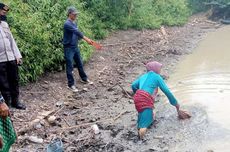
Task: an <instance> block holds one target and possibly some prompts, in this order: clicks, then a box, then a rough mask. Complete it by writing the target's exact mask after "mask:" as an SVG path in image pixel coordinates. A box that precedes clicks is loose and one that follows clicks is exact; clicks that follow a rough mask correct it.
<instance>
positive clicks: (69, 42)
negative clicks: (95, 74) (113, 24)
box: [63, 7, 93, 92]
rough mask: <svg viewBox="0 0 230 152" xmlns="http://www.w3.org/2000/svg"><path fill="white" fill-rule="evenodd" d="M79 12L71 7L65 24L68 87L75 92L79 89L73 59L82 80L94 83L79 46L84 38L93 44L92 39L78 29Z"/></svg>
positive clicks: (64, 39)
mask: <svg viewBox="0 0 230 152" xmlns="http://www.w3.org/2000/svg"><path fill="white" fill-rule="evenodd" d="M77 15H78V12H77V11H76V9H75V8H74V7H69V8H68V12H67V16H68V19H67V20H66V21H65V24H64V37H63V45H64V55H65V60H66V75H67V79H68V87H69V89H71V90H72V91H73V92H77V91H78V89H77V88H76V86H75V81H74V76H73V61H75V63H76V66H77V68H78V72H79V75H80V77H81V82H83V83H89V84H93V83H92V82H90V81H89V79H88V77H87V75H86V73H85V71H84V68H83V63H82V59H81V55H80V49H79V47H78V41H79V40H81V39H84V40H85V41H86V42H87V43H89V44H92V40H91V39H89V38H87V37H86V36H84V35H83V34H82V33H81V32H80V31H79V29H78V27H77V24H76V23H75V20H76V19H77Z"/></svg>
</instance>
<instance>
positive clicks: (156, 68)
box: [145, 61, 162, 74]
mask: <svg viewBox="0 0 230 152" xmlns="http://www.w3.org/2000/svg"><path fill="white" fill-rule="evenodd" d="M145 67H146V69H147V71H153V72H155V73H157V74H160V72H161V68H162V64H161V63H159V62H157V61H152V62H148V63H147V64H146V65H145Z"/></svg>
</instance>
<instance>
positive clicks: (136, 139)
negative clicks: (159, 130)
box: [122, 131, 140, 143]
mask: <svg viewBox="0 0 230 152" xmlns="http://www.w3.org/2000/svg"><path fill="white" fill-rule="evenodd" d="M122 138H123V139H125V140H127V141H133V142H134V143H137V142H139V141H140V140H139V137H138V135H137V133H135V132H134V131H128V132H127V133H125V134H123V135H122Z"/></svg>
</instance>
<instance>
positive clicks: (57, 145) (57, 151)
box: [46, 138, 64, 152]
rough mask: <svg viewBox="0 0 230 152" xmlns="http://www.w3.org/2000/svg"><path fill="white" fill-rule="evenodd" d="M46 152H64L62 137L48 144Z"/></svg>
mask: <svg viewBox="0 0 230 152" xmlns="http://www.w3.org/2000/svg"><path fill="white" fill-rule="evenodd" d="M46 152H64V149H63V143H62V141H61V139H60V138H57V139H54V140H52V141H51V142H50V144H49V145H48V146H47V150H46Z"/></svg>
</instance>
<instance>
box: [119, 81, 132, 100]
mask: <svg viewBox="0 0 230 152" xmlns="http://www.w3.org/2000/svg"><path fill="white" fill-rule="evenodd" d="M118 86H119V87H120V88H121V89H122V92H123V93H124V94H125V95H126V96H127V97H128V98H130V99H133V97H132V96H131V95H130V94H129V93H128V92H127V91H126V90H125V89H124V88H123V87H122V86H121V85H120V84H118Z"/></svg>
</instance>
